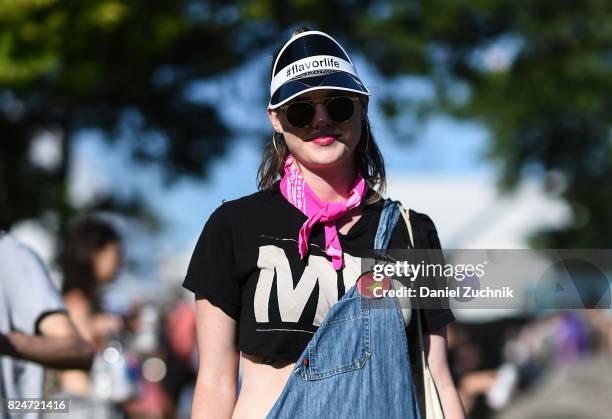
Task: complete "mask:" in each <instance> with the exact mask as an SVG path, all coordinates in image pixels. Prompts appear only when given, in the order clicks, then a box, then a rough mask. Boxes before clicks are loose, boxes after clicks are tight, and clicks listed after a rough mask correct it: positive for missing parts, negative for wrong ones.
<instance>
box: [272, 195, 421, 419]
mask: <svg viewBox="0 0 612 419" xmlns="http://www.w3.org/2000/svg"><path fill="white" fill-rule="evenodd" d="M399 217H400V212H399V207H398V204H397V203H396V202H394V201H391V200H386V201H385V205H384V208H383V211H382V214H381V217H380V223H379V225H378V230H377V233H376V239H375V243H374V248H375V249H385V248H386V247H387V246H388V244H389V240H390V238H391V232H392V231H393V228H394V227H395V225H396V224H397V221H398V219H399ZM295 365H296V366H295V369H294V370H293V372H292V373H291V375H290V376H289V379H288V381H287V384H286V385H285V388H284V389H283V391H282V393H281V395H280V396H279V398H278V400H277V401H276V403H275V404H274V406H273V407H272V410H271V411H270V412H269V413H268V415H267V418H318V419H323V418H338V419H341V418H364V419H365V418H367V419H378V418H381V419H382V418H384V419H395V418H402V419H421V415H420V413H419V409H418V403H417V401H416V400H417V399H416V396H415V386H414V382H413V379H412V372H411V370H410V361H409V355H408V342H407V339H406V333H405V331H404V320H403V317H402V313H401V309H400V305H399V302H398V301H397V299H396V298H389V297H387V298H384V299H383V298H372V299H370V298H366V297H362V296H361V294H360V293H359V291H358V290H357V287H356V285H353V286H352V287H351V288H349V290H348V291H347V292H346V293H345V294H344V296H343V297H342V298H341V299H340V300H339V301H338V302H337V303H336V304H334V305H333V306H332V307H331V309H330V310H329V312H328V313H327V315H326V317H325V318H324V319H323V321H322V323H321V325H320V326H319V328H318V329H317V331H316V333H315V334H314V336H313V338H312V339H311V341H310V342H309V343H308V346H307V347H306V349H305V350H304V352H303V353H302V355H301V356H300V357H299V359H298V360H297V362H296V364H295Z"/></svg>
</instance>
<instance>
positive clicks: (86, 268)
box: [44, 216, 612, 419]
mask: <svg viewBox="0 0 612 419" xmlns="http://www.w3.org/2000/svg"><path fill="white" fill-rule="evenodd" d="M123 243H124V242H123V241H122V238H121V235H120V233H119V232H118V230H117V229H116V228H115V227H114V226H113V223H112V222H111V221H110V220H108V219H104V218H102V217H97V216H86V217H79V218H77V219H75V220H74V221H73V222H72V223H71V225H70V227H69V229H68V232H67V234H66V236H65V237H64V238H63V240H62V246H61V247H60V248H61V251H60V252H58V255H57V264H58V266H59V267H60V272H61V276H62V281H61V284H62V285H61V294H62V296H63V299H64V304H65V306H66V309H67V311H68V313H69V316H70V318H71V320H72V321H73V323H74V324H75V326H76V328H77V330H78V332H79V333H80V335H81V336H82V337H83V338H84V340H85V341H86V342H87V343H88V344H90V345H91V347H92V348H93V349H94V352H95V355H94V357H93V362H92V365H91V368H90V369H89V371H85V370H61V371H60V370H54V369H48V370H47V377H46V382H45V388H44V395H45V397H70V399H71V414H72V417H96V418H98V417H99V418H142V419H145V418H147V419H154V418H159V419H162V418H188V417H189V416H190V405H191V399H192V394H193V388H194V383H195V376H196V371H197V345H196V331H195V312H194V302H193V297H192V296H190V295H188V294H186V293H183V292H182V291H181V288H180V286H179V283H180V276H181V273H176V275H177V281H176V284H175V287H174V288H172V287H168V288H167V289H165V290H164V291H160V292H164V293H166V295H163V296H162V295H158V297H159V298H157V299H156V298H150V299H149V300H143V299H141V298H140V299H139V298H137V299H134V301H132V302H131V304H129V305H128V306H127V307H126V308H125V309H124V310H123V311H121V312H116V311H111V310H109V308H108V307H107V304H105V301H108V299H106V300H105V299H104V298H103V297H104V294H105V290H106V289H107V285H109V284H111V283H112V282H113V281H114V279H115V278H116V277H117V273H118V272H119V270H120V269H121V268H122V265H123V264H122V260H123V255H124V252H125V249H124V247H125V245H124V244H123ZM143 286H146V282H143ZM162 297H163V298H162ZM448 342H449V354H448V355H449V362H450V366H451V369H452V373H453V375H454V379H455V381H456V383H457V386H458V389H459V392H460V395H461V398H462V402H463V404H464V407H465V409H466V411H467V412H468V415H469V417H470V418H474V419H476V418H489V417H494V416H495V415H496V414H498V413H499V412H501V413H504V412H507V411H512V408H513V405H514V404H515V401H516V400H519V399H520V396H521V395H525V394H532V393H535V392H536V391H537V389H538V388H539V387H541V386H543V385H544V384H543V383H546V380H547V377H548V376H549V375H550V373H551V372H554V371H556V370H558V369H559V368H560V367H564V368H565V367H568V366H575V365H581V363H585V362H587V361H589V360H591V359H597V358H598V357H600V356H602V355H603V356H606V355H607V356H609V355H610V354H612V316H611V315H610V311H609V310H595V309H592V310H586V309H585V310H566V311H558V312H554V311H550V310H549V311H547V312H546V313H544V314H540V315H527V314H523V315H519V316H515V317H511V318H505V319H499V320H493V321H485V322H482V321H481V322H477V323H466V322H456V323H454V324H452V325H451V326H450V327H449V333H448ZM591 385H593V386H596V384H591ZM585 391H588V386H587V388H586V389H585ZM75 415H76V416H75ZM79 415H81V416H79ZM509 417H511V416H509Z"/></svg>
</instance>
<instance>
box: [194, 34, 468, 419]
mask: <svg viewBox="0 0 612 419" xmlns="http://www.w3.org/2000/svg"><path fill="white" fill-rule="evenodd" d="M271 76H272V77H271V87H270V91H271V98H270V103H269V106H268V116H269V119H270V122H271V125H272V127H273V129H274V131H275V132H274V135H273V138H272V142H271V143H270V144H269V145H268V147H267V149H266V151H265V152H264V156H263V161H262V163H261V166H260V170H259V186H260V191H259V192H257V193H255V194H253V195H249V196H246V197H243V198H241V199H238V200H235V201H231V202H226V203H224V204H223V205H221V206H220V207H219V208H218V209H217V210H216V211H215V212H214V213H213V214H212V215H211V217H210V219H209V220H208V222H207V223H206V225H205V227H204V230H203V232H202V235H201V236H200V239H199V241H198V244H197V246H196V249H195V251H194V254H193V256H192V259H191V263H190V266H189V270H188V273H187V276H186V279H185V283H184V286H185V287H186V288H188V289H190V290H192V291H194V293H195V294H196V315H197V335H198V345H199V361H200V367H199V370H198V377H197V382H196V388H195V395H194V400H193V417H194V418H204V417H230V416H233V417H235V418H261V417H265V416H266V414H268V412H270V411H271V409H272V408H273V406H274V405H275V402H276V401H277V399H278V398H279V395H281V393H282V392H283V388H284V387H285V384H286V383H287V382H288V378H289V376H290V374H291V372H292V371H293V370H294V367H295V362H296V360H298V358H300V354H302V353H303V352H304V349H305V348H306V346H307V345H308V342H309V341H310V339H311V338H312V337H313V335H315V333H316V331H317V328H318V326H319V325H320V324H321V321H322V320H323V319H324V317H325V314H326V313H327V312H328V311H329V309H330V307H332V306H333V305H334V303H335V302H336V301H338V299H339V298H340V297H341V296H342V295H343V294H344V293H345V292H347V290H348V289H349V288H351V287H352V286H353V284H355V281H356V280H357V277H358V276H359V274H360V259H359V256H366V255H368V253H367V252H368V250H369V251H370V253H371V249H373V243H374V236H375V233H376V228H377V225H378V222H379V219H380V215H381V211H382V208H383V201H382V199H381V194H382V192H383V191H384V186H385V171H384V165H383V159H382V156H381V155H380V152H379V150H378V147H377V146H376V142H375V141H374V138H373V136H372V134H371V132H370V126H369V122H368V119H367V111H368V95H369V92H368V90H367V89H366V88H365V86H364V85H363V84H362V82H361V81H360V80H359V77H358V76H357V73H356V71H355V69H354V67H353V64H352V62H351V60H350V58H349V57H348V55H347V54H346V52H345V51H344V49H343V48H342V47H341V46H340V45H339V44H338V43H337V42H336V41H335V40H334V39H333V38H332V37H330V36H329V35H327V34H325V33H322V32H317V31H309V30H308V29H305V28H303V29H301V30H299V31H297V32H296V33H295V34H294V35H293V37H292V38H291V39H290V40H289V41H288V42H287V43H286V44H285V45H284V46H283V47H282V48H281V49H280V51H279V52H278V53H277V54H276V56H275V58H274V61H273V66H272V71H271ZM279 179H280V181H279ZM415 221H418V222H419V223H420V224H421V225H422V224H427V225H428V226H430V231H433V232H434V236H435V228H434V227H433V224H432V223H431V220H429V218H428V217H427V216H425V215H421V214H418V220H415ZM408 240H409V238H408V232H407V229H406V227H405V226H401V225H399V224H398V227H397V228H396V229H395V230H394V231H393V235H392V237H391V242H390V244H389V248H403V249H405V248H407V247H408ZM435 240H436V241H437V236H435ZM436 245H438V247H439V243H438V244H436V243H432V244H431V246H432V247H433V246H436ZM429 313H430V314H425V313H424V314H425V316H426V317H425V319H424V320H425V322H424V323H425V326H426V328H427V332H428V333H427V334H426V338H427V340H428V343H429V346H430V350H429V356H428V358H429V363H430V369H431V371H432V374H433V376H434V378H435V381H436V384H437V387H438V391H439V393H440V396H441V399H442V404H443V406H444V411H445V413H446V415H447V417H448V418H460V417H463V412H462V408H461V404H460V401H459V399H458V396H457V392H456V390H455V387H454V385H453V383H452V380H451V378H450V374H449V371H448V367H447V363H446V337H445V326H446V324H447V323H449V322H450V321H452V320H453V316H452V314H451V313H450V311H448V310H446V311H439V312H433V311H430V312H429ZM413 323H414V322H413ZM410 327H412V328H413V327H414V326H413V325H411V326H409V329H410ZM398 350H399V349H398ZM239 362H240V364H241V368H242V383H241V389H240V396H239V397H237V391H236V387H237V385H236V384H237V375H238V374H237V373H238V365H239ZM305 362H307V360H306V361H305ZM407 391H409V390H407ZM287 413H288V414H290V412H287ZM329 416H334V411H333V409H332V411H330V412H329Z"/></svg>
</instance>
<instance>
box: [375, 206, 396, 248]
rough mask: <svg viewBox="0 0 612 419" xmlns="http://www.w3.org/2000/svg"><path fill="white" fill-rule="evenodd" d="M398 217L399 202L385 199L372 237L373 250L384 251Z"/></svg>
mask: <svg viewBox="0 0 612 419" xmlns="http://www.w3.org/2000/svg"><path fill="white" fill-rule="evenodd" d="M399 217H400V207H399V202H397V201H393V200H391V199H385V203H384V206H383V209H382V212H381V214H380V221H379V223H378V229H377V230H376V237H374V249H375V250H381V249H386V248H387V247H388V246H389V241H390V240H391V234H392V233H393V229H394V228H395V225H396V224H397V221H398V220H399Z"/></svg>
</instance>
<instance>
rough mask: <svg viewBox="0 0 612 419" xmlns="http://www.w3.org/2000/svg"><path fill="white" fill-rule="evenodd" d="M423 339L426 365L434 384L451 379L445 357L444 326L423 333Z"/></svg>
mask: <svg viewBox="0 0 612 419" xmlns="http://www.w3.org/2000/svg"><path fill="white" fill-rule="evenodd" d="M423 340H424V344H425V351H426V352H425V355H426V356H427V365H428V366H429V370H430V371H431V375H432V377H433V378H434V381H435V382H436V384H437V385H440V384H442V383H443V382H447V381H449V380H451V375H450V370H449V368H448V360H447V357H446V353H447V342H446V326H443V327H442V328H440V329H438V330H437V331H436V332H434V333H425V334H423ZM451 382H452V380H451Z"/></svg>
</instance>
